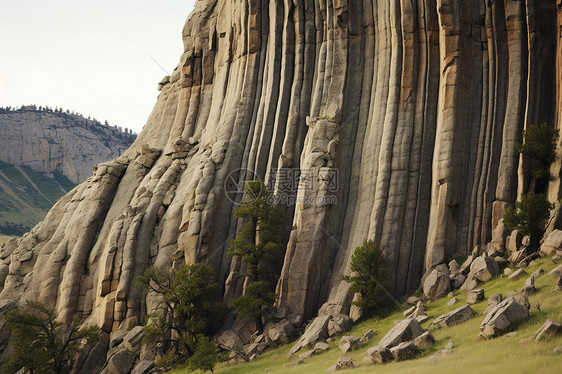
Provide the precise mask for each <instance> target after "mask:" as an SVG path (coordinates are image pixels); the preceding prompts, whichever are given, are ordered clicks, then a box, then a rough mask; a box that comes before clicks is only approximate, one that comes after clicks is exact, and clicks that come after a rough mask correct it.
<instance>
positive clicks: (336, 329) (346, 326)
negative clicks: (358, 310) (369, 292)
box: [327, 314, 353, 336]
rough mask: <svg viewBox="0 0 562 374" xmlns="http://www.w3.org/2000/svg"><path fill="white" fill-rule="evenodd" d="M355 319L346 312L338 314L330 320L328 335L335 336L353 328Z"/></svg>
mask: <svg viewBox="0 0 562 374" xmlns="http://www.w3.org/2000/svg"><path fill="white" fill-rule="evenodd" d="M352 324H353V320H352V319H351V317H349V316H346V315H345V314H336V315H334V316H332V318H331V319H330V321H329V322H328V326H327V329H328V336H334V335H337V334H341V333H344V332H348V331H349V330H351V327H352Z"/></svg>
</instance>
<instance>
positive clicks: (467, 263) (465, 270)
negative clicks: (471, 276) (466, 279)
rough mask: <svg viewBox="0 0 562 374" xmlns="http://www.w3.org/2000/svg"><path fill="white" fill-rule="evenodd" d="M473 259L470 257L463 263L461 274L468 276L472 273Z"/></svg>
mask: <svg viewBox="0 0 562 374" xmlns="http://www.w3.org/2000/svg"><path fill="white" fill-rule="evenodd" d="M472 261H473V257H472V256H468V257H467V258H466V260H465V261H464V262H463V263H462V265H461V268H460V269H459V273H460V274H464V275H468V273H469V271H470V265H471V264H472Z"/></svg>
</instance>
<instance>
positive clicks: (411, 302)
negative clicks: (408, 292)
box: [406, 296, 421, 305]
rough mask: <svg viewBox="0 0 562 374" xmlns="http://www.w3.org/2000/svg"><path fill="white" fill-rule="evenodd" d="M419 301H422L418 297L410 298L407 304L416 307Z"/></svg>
mask: <svg viewBox="0 0 562 374" xmlns="http://www.w3.org/2000/svg"><path fill="white" fill-rule="evenodd" d="M418 301H421V299H420V298H419V297H417V296H410V297H408V298H407V299H406V302H407V303H408V304H411V305H416V304H417V303H418Z"/></svg>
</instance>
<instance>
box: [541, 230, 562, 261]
mask: <svg viewBox="0 0 562 374" xmlns="http://www.w3.org/2000/svg"><path fill="white" fill-rule="evenodd" d="M560 249H562V230H554V231H552V232H551V233H550V234H548V235H547V236H546V238H545V239H544V242H543V244H542V245H541V252H543V253H545V254H546V255H548V256H551V255H553V254H555V253H556V251H557V250H560Z"/></svg>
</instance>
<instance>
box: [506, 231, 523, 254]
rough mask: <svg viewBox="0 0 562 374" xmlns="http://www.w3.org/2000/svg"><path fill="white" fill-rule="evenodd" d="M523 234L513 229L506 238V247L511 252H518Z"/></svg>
mask: <svg viewBox="0 0 562 374" xmlns="http://www.w3.org/2000/svg"><path fill="white" fill-rule="evenodd" d="M522 241H523V235H521V233H520V232H519V231H517V230H513V231H512V232H511V235H509V237H508V239H507V240H506V247H507V249H508V250H509V251H510V252H517V251H519V249H520V248H521V245H522V243H521V242H522Z"/></svg>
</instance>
